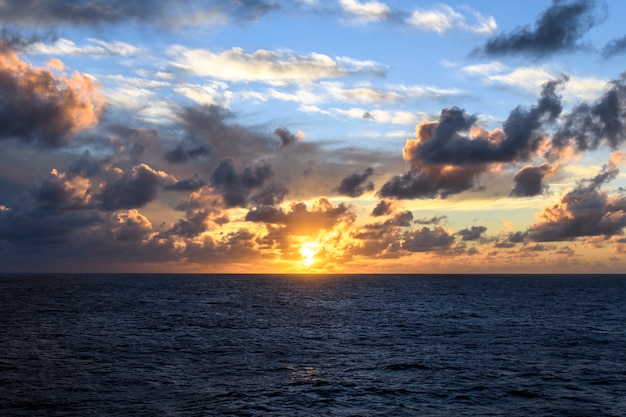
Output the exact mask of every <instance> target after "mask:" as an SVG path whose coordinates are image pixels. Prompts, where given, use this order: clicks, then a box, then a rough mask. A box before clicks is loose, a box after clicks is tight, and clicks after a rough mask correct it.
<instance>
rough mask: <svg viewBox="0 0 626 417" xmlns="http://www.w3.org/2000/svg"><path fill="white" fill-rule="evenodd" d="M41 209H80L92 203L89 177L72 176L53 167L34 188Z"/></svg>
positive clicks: (35, 197)
mask: <svg viewBox="0 0 626 417" xmlns="http://www.w3.org/2000/svg"><path fill="white" fill-rule="evenodd" d="M32 194H33V197H34V199H35V201H36V202H37V203H38V205H39V207H40V208H41V209H46V210H78V209H85V208H88V207H90V206H91V205H92V197H93V195H92V193H91V183H90V181H89V180H88V179H87V178H82V177H79V176H72V175H68V174H64V173H60V172H58V171H57V170H56V169H53V170H52V171H51V172H50V175H49V176H48V177H46V178H45V179H44V180H43V181H42V182H41V183H40V184H38V185H37V186H36V187H35V188H34V189H33V190H32Z"/></svg>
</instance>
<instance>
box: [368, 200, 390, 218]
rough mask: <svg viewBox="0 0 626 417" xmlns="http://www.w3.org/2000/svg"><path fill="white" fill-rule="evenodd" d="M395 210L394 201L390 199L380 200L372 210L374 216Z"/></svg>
mask: <svg viewBox="0 0 626 417" xmlns="http://www.w3.org/2000/svg"><path fill="white" fill-rule="evenodd" d="M392 211H393V202H392V201H389V200H380V201H379V202H378V204H376V207H374V209H373V210H372V216H374V217H379V216H384V215H386V214H391V212H392Z"/></svg>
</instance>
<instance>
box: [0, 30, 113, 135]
mask: <svg viewBox="0 0 626 417" xmlns="http://www.w3.org/2000/svg"><path fill="white" fill-rule="evenodd" d="M1 44H3V41H2V40H0V45H1ZM51 67H53V68H50V69H48V68H37V67H33V66H31V65H30V64H28V63H26V62H23V61H21V60H20V59H19V58H18V57H17V55H16V54H15V53H14V52H13V51H12V50H10V49H7V48H0V96H1V97H2V98H3V100H2V101H1V102H0V139H12V138H15V139H18V140H21V141H23V142H29V143H34V144H36V145H40V146H46V147H59V146H62V145H65V144H66V143H67V142H68V141H69V140H70V139H72V138H73V137H75V135H76V134H77V133H78V132H80V131H82V130H84V129H87V128H89V127H92V126H94V125H95V124H96V123H97V122H98V121H99V118H100V116H101V114H102V110H103V104H104V100H103V99H102V96H101V94H100V91H99V86H98V85H97V84H96V83H95V82H94V81H93V80H92V79H91V78H89V77H87V76H86V75H83V74H80V73H78V72H75V73H74V74H72V75H67V74H65V73H63V72H60V71H59V69H62V63H61V62H60V61H58V60H54V61H51Z"/></svg>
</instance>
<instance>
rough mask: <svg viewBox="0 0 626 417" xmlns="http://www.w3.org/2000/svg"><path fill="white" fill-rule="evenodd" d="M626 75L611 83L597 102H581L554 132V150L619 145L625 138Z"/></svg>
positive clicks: (615, 146)
mask: <svg viewBox="0 0 626 417" xmlns="http://www.w3.org/2000/svg"><path fill="white" fill-rule="evenodd" d="M625 80H626V77H625V76H622V77H621V78H620V79H618V80H614V81H612V82H611V83H609V89H608V90H607V91H606V92H605V93H604V94H603V95H602V96H601V97H600V98H599V99H598V100H596V101H595V102H594V103H592V104H589V103H585V102H583V103H580V104H578V105H577V106H575V107H574V108H573V109H572V111H571V112H570V113H569V114H567V115H566V116H565V120H564V122H563V123H562V126H561V127H560V128H559V129H558V130H557V131H556V132H555V133H554V135H553V136H552V143H551V145H552V147H553V148H554V149H555V151H560V150H563V149H564V148H567V147H574V148H575V149H576V150H577V151H579V152H580V151H586V150H594V149H597V148H598V147H599V146H600V145H602V144H604V145H608V146H609V147H610V148H611V149H614V150H615V149H617V148H618V147H619V146H620V145H621V144H622V143H623V142H624V140H625V139H626V132H625V129H624V127H625V126H626V121H625V120H624V117H625V111H624V102H625V100H626V85H625Z"/></svg>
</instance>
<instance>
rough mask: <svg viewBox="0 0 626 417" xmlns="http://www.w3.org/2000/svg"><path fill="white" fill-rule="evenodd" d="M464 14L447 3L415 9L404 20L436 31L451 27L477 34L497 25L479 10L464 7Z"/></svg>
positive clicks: (446, 30) (443, 31) (488, 31)
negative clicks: (465, 12) (465, 13)
mask: <svg viewBox="0 0 626 417" xmlns="http://www.w3.org/2000/svg"><path fill="white" fill-rule="evenodd" d="M465 9H466V11H467V14H468V15H470V16H471V18H470V19H468V17H467V16H466V15H463V14H462V13H459V12H458V11H456V10H454V9H453V8H452V7H450V6H448V5H447V4H437V5H435V6H434V7H431V8H429V9H415V10H414V11H413V13H411V16H410V17H409V18H408V19H407V20H406V23H408V24H409V25H411V26H415V27H418V28H420V29H423V30H429V31H433V32H437V33H445V32H448V31H450V30H453V29H457V30H464V31H469V32H474V33H479V34H489V33H493V32H494V31H495V30H496V29H497V27H498V25H497V24H496V20H495V19H494V18H493V17H492V16H488V17H484V16H483V15H482V14H480V13H479V12H477V11H475V10H473V9H471V8H469V7H466V8H465Z"/></svg>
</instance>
